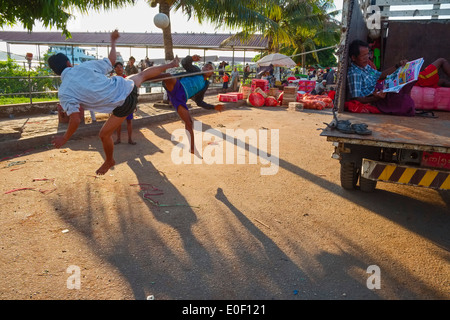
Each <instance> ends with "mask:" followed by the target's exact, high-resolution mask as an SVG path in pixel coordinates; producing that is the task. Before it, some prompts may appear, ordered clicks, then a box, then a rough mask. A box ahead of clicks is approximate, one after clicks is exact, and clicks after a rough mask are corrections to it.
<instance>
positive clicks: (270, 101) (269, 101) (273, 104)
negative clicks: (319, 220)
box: [264, 96, 278, 107]
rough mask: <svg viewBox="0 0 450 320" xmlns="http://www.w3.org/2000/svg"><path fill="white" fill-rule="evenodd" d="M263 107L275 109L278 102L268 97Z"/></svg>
mask: <svg viewBox="0 0 450 320" xmlns="http://www.w3.org/2000/svg"><path fill="white" fill-rule="evenodd" d="M264 105H265V106H268V107H276V106H277V105H278V100H277V99H276V98H275V97H273V96H268V97H267V98H266V101H265V103H264Z"/></svg>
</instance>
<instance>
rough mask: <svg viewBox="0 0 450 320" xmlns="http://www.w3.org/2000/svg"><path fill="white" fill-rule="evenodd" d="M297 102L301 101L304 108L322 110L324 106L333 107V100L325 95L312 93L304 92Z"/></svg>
mask: <svg viewBox="0 0 450 320" xmlns="http://www.w3.org/2000/svg"><path fill="white" fill-rule="evenodd" d="M299 102H301V103H303V108H304V109H316V110H323V109H324V108H332V107H333V100H331V98H330V97H328V96H326V95H312V94H309V93H305V94H304V95H302V97H301V98H300V99H299Z"/></svg>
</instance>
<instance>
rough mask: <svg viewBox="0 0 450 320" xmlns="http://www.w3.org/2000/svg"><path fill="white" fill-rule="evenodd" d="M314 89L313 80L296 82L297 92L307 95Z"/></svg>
mask: <svg viewBox="0 0 450 320" xmlns="http://www.w3.org/2000/svg"><path fill="white" fill-rule="evenodd" d="M315 87H316V82H315V81H313V80H300V81H299V82H298V91H303V92H306V93H309V92H311V91H313V90H314V88H315Z"/></svg>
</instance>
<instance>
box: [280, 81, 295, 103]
mask: <svg viewBox="0 0 450 320" xmlns="http://www.w3.org/2000/svg"><path fill="white" fill-rule="evenodd" d="M280 96H281V94H280ZM278 99H280V97H278ZM296 101H297V87H291V86H287V87H284V89H283V96H282V97H281V105H282V106H288V105H289V102H296Z"/></svg>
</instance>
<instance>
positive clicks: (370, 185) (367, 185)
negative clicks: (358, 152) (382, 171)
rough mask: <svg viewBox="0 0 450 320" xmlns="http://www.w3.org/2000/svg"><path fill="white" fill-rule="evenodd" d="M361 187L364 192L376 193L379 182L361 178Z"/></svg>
mask: <svg viewBox="0 0 450 320" xmlns="http://www.w3.org/2000/svg"><path fill="white" fill-rule="evenodd" d="M359 187H360V189H361V191H363V192H374V191H375V188H376V187H377V181H376V180H370V179H366V178H363V177H361V178H359Z"/></svg>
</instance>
